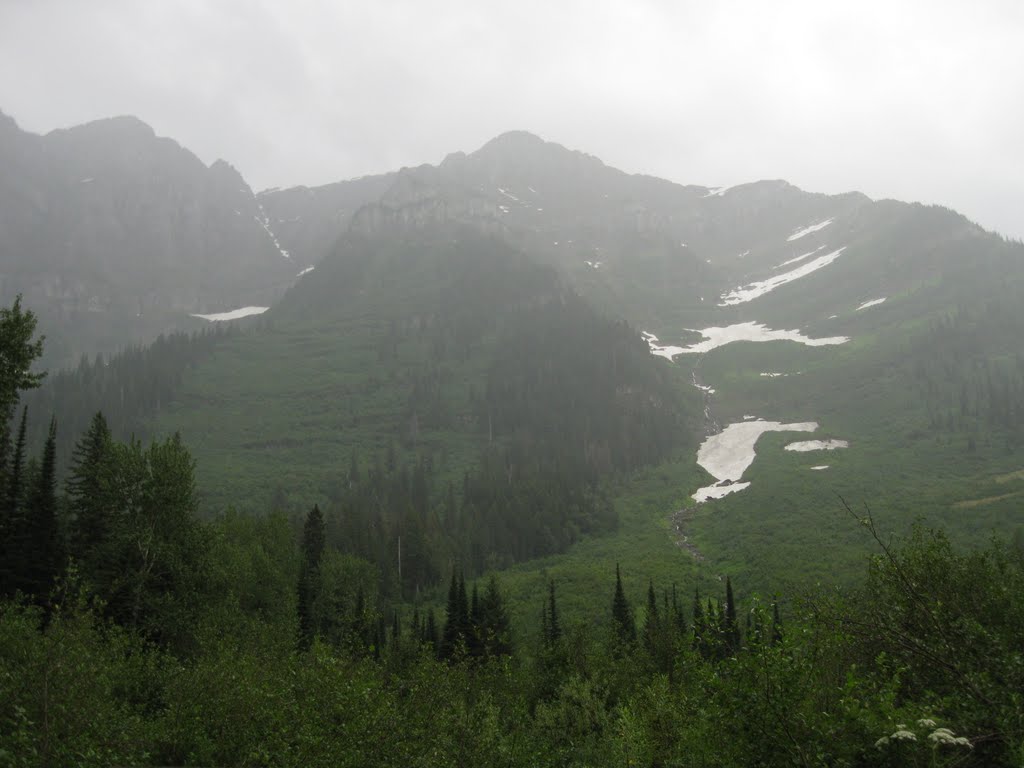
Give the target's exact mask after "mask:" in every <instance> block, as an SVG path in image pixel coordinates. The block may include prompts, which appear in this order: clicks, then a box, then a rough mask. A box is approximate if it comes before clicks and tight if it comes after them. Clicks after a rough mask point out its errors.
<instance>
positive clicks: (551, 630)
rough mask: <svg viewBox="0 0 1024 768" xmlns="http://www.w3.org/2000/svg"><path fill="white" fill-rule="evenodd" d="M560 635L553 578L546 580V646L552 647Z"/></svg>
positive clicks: (560, 626)
mask: <svg viewBox="0 0 1024 768" xmlns="http://www.w3.org/2000/svg"><path fill="white" fill-rule="evenodd" d="M561 637H562V624H561V621H560V620H559V618H558V604H557V603H556V602H555V580H554V579H551V580H550V581H549V582H548V614H547V635H546V637H545V640H546V642H547V644H548V646H551V647H553V646H554V645H555V644H556V643H557V642H558V641H559V639H560V638H561Z"/></svg>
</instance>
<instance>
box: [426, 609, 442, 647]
mask: <svg viewBox="0 0 1024 768" xmlns="http://www.w3.org/2000/svg"><path fill="white" fill-rule="evenodd" d="M423 642H424V643H425V644H426V645H427V646H428V648H429V649H430V651H431V653H434V654H436V653H437V652H438V636H437V618H436V617H435V616H434V609H433V608H431V609H430V610H429V611H427V621H426V623H425V624H424V627H423Z"/></svg>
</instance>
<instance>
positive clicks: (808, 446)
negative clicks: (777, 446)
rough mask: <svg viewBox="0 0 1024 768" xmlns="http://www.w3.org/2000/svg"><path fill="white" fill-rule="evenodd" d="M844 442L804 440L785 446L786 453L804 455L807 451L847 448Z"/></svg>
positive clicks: (846, 443)
mask: <svg viewBox="0 0 1024 768" xmlns="http://www.w3.org/2000/svg"><path fill="white" fill-rule="evenodd" d="M849 447H850V444H849V443H848V442H847V441H846V440H804V441H802V442H799V443H790V444H789V445H787V446H786V450H787V451H796V452H797V453H806V452H807V451H834V450H836V449H837V448H849Z"/></svg>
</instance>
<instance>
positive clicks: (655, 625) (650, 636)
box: [642, 580, 661, 659]
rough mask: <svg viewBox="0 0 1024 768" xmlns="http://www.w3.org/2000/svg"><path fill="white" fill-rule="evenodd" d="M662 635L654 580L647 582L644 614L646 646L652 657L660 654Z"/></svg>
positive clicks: (643, 633) (644, 640)
mask: <svg viewBox="0 0 1024 768" xmlns="http://www.w3.org/2000/svg"><path fill="white" fill-rule="evenodd" d="M660 635H661V622H660V620H659V617H658V600H657V597H656V596H655V594H654V581H653V580H651V581H648V582H647V613H646V614H645V615H644V626H643V631H642V637H643V643H644V648H646V649H647V652H648V653H649V654H650V655H651V658H652V659H653V658H656V657H657V656H658V645H659V641H660Z"/></svg>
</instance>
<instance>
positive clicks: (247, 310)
mask: <svg viewBox="0 0 1024 768" xmlns="http://www.w3.org/2000/svg"><path fill="white" fill-rule="evenodd" d="M268 309H270V307H240V308H239V309H232V310H231V311H230V312H216V313H214V314H212V315H192V317H198V318H201V319H203V320H209V321H210V322H211V323H219V322H222V321H224V320H238V319H240V318H243V317H249V316H250V315H262V314H263V313H264V312H266V311H267V310H268Z"/></svg>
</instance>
